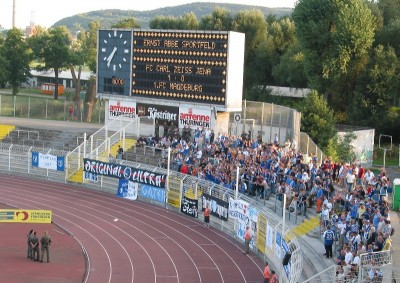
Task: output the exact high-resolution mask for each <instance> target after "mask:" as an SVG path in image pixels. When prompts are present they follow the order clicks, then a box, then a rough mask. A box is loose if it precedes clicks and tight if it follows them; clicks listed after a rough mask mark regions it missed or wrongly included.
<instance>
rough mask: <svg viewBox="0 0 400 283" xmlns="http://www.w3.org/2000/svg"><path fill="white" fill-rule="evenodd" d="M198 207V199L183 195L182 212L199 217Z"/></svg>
mask: <svg viewBox="0 0 400 283" xmlns="http://www.w3.org/2000/svg"><path fill="white" fill-rule="evenodd" d="M198 207H199V201H198V200H197V199H190V198H187V197H185V196H182V203H181V212H182V213H183V214H186V215H189V216H192V217H196V218H197V217H198V212H197V211H198Z"/></svg>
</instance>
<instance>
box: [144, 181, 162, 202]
mask: <svg viewBox="0 0 400 283" xmlns="http://www.w3.org/2000/svg"><path fill="white" fill-rule="evenodd" d="M140 195H141V196H142V197H144V198H148V199H151V200H155V201H158V202H161V203H165V190H164V189H160V188H156V187H152V186H149V185H143V186H142V190H141V194H140Z"/></svg>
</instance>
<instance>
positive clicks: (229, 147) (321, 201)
mask: <svg viewBox="0 0 400 283" xmlns="http://www.w3.org/2000/svg"><path fill="white" fill-rule="evenodd" d="M139 142H141V143H143V144H146V145H149V146H154V147H156V148H159V149H166V148H168V147H171V161H172V169H173V170H176V171H179V172H181V173H184V174H190V175H193V176H195V177H197V178H200V179H204V180H208V181H211V182H214V183H216V184H219V185H222V186H224V187H226V188H228V189H232V190H234V189H235V188H236V175H237V168H239V178H240V180H239V181H238V183H239V186H238V189H239V192H240V193H243V194H247V195H249V196H252V197H259V198H269V196H270V195H271V194H275V195H277V198H278V199H279V200H280V201H282V193H286V196H287V207H286V208H287V209H290V210H292V211H295V212H296V213H298V214H303V215H304V216H307V209H311V208H312V207H314V206H315V210H316V212H317V213H318V214H319V215H320V217H321V223H322V226H323V227H324V228H323V230H324V229H326V227H328V225H329V226H330V227H333V230H334V231H335V235H336V237H337V239H336V240H337V245H336V249H337V251H336V252H337V254H338V257H337V259H336V261H337V265H338V277H340V278H347V279H349V278H350V279H351V278H352V277H354V276H357V273H358V267H359V265H360V263H361V261H360V255H361V254H364V253H371V252H377V251H383V250H389V249H390V246H391V235H392V234H393V232H394V230H393V229H392V227H391V224H390V215H389V206H388V202H387V194H388V189H389V178H388V176H387V175H386V172H385V170H382V171H381V172H380V174H379V175H377V176H375V175H374V173H373V172H372V171H371V170H369V169H367V170H366V169H365V168H363V167H362V166H361V165H359V164H356V163H353V164H347V163H344V162H342V163H335V162H333V161H332V160H331V158H329V157H327V158H325V159H324V160H318V158H317V157H316V156H314V155H313V154H308V155H307V154H303V153H302V152H301V151H299V150H298V149H297V143H296V142H295V141H292V142H290V141H286V142H285V143H284V144H281V143H280V142H279V139H278V136H277V135H275V137H274V139H273V140H272V141H271V142H267V143H266V142H263V141H262V138H261V137H260V136H259V137H256V138H253V137H252V135H251V132H248V133H243V134H241V135H240V136H234V135H228V134H226V133H223V132H220V133H218V134H215V133H214V131H213V130H210V129H200V128H197V129H196V130H194V131H191V130H190V128H189V127H185V128H183V129H182V131H181V132H179V129H178V128H177V127H175V128H173V129H171V128H170V129H168V130H164V134H163V136H162V137H159V138H155V137H149V138H146V139H143V140H141V141H139ZM165 152H166V151H164V155H163V158H162V160H161V162H160V166H162V167H166V164H167V161H166V158H167V156H166V154H165ZM373 261H374V259H371V262H373ZM374 265H375V264H374ZM368 273H369V277H370V279H369V280H370V281H371V282H378V281H374V280H375V279H376V278H380V277H382V274H381V272H380V270H379V268H378V267H376V268H374V270H372V271H371V272H368ZM376 280H378V279H376Z"/></svg>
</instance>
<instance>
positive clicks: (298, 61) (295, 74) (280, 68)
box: [272, 43, 307, 88]
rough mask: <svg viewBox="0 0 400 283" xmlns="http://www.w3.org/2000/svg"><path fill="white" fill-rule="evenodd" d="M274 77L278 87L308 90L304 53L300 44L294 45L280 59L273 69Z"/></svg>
mask: <svg viewBox="0 0 400 283" xmlns="http://www.w3.org/2000/svg"><path fill="white" fill-rule="evenodd" d="M272 76H273V78H274V81H275V82H276V83H277V84H278V85H284V86H289V87H293V88H306V87H307V77H306V74H305V73H304V53H303V50H302V48H301V47H300V45H299V44H298V43H294V44H293V45H292V46H290V47H289V48H288V50H287V51H286V52H285V53H284V54H283V55H282V56H281V57H280V58H279V63H278V64H277V65H275V66H274V67H273V69H272Z"/></svg>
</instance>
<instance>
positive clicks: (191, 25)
mask: <svg viewBox="0 0 400 283" xmlns="http://www.w3.org/2000/svg"><path fill="white" fill-rule="evenodd" d="M149 25H150V28H152V29H178V30H179V29H180V30H195V29H198V27H199V22H198V20H197V17H196V15H195V14H194V13H193V12H191V13H186V14H184V15H183V16H181V17H178V18H174V17H171V16H167V17H166V16H157V17H155V18H154V19H153V20H151V21H150V24H149Z"/></svg>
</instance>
